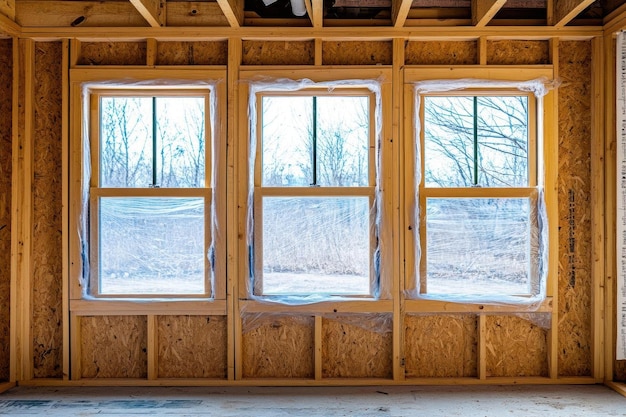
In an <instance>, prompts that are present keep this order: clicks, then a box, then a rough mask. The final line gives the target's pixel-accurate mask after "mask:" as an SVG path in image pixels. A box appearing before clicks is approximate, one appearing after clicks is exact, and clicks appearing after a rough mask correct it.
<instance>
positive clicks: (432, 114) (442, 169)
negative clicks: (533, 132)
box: [424, 96, 529, 187]
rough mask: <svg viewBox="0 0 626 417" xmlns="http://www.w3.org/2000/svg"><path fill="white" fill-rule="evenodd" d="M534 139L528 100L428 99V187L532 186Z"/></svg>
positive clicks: (518, 98)
mask: <svg viewBox="0 0 626 417" xmlns="http://www.w3.org/2000/svg"><path fill="white" fill-rule="evenodd" d="M475 108H476V111H475ZM528 134H529V131H528V97H526V96H503V97H495V96H493V97H491V96H490V97H484V96H477V97H458V96H443V97H424V181H425V185H426V187H472V186H481V187H524V186H527V185H528Z"/></svg>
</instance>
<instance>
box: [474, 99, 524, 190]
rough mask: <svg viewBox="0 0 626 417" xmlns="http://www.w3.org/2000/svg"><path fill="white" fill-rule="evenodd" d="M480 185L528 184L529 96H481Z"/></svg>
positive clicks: (510, 185) (520, 185)
mask: <svg viewBox="0 0 626 417" xmlns="http://www.w3.org/2000/svg"><path fill="white" fill-rule="evenodd" d="M477 100H478V103H477V104H478V184H480V185H481V186H483V187H524V186H527V185H528V97H526V96H521V97H519V96H518V97H478V98H477Z"/></svg>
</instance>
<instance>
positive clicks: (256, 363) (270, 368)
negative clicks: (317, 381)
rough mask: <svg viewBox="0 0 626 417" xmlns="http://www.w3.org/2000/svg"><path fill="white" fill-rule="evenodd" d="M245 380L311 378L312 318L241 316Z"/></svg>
mask: <svg viewBox="0 0 626 417" xmlns="http://www.w3.org/2000/svg"><path fill="white" fill-rule="evenodd" d="M242 320H243V323H242V326H243V343H242V357H243V377H244V378H312V377H313V376H314V372H315V368H314V362H313V355H314V351H313V349H314V347H315V339H314V328H315V327H314V324H315V320H314V318H313V317H308V316H278V315H268V316H265V317H263V316H262V315H258V316H257V315H244V316H243V319H242Z"/></svg>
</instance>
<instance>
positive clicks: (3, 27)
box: [0, 13, 22, 36]
mask: <svg viewBox="0 0 626 417" xmlns="http://www.w3.org/2000/svg"><path fill="white" fill-rule="evenodd" d="M21 31H22V28H21V27H20V25H18V24H17V23H15V22H14V21H13V20H11V19H10V18H8V17H7V16H5V15H4V14H2V13H0V34H1V33H5V34H7V35H9V36H19V35H20V33H21Z"/></svg>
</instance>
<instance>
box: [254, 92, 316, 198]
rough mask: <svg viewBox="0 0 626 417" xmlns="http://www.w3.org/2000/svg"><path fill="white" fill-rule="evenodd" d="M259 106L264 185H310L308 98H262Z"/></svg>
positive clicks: (311, 121) (309, 104)
mask: <svg viewBox="0 0 626 417" xmlns="http://www.w3.org/2000/svg"><path fill="white" fill-rule="evenodd" d="M262 105H263V108H262V120H263V131H262V138H261V141H262V149H263V152H262V158H263V160H262V162H261V163H262V167H263V174H262V175H263V185H265V186H271V187H278V186H304V187H306V186H309V185H311V184H312V183H313V170H312V165H311V164H312V162H313V150H312V140H311V129H312V123H313V118H312V113H311V112H312V111H313V110H312V109H313V101H312V100H311V97H294V96H285V97H263V100H262Z"/></svg>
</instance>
